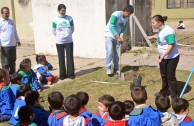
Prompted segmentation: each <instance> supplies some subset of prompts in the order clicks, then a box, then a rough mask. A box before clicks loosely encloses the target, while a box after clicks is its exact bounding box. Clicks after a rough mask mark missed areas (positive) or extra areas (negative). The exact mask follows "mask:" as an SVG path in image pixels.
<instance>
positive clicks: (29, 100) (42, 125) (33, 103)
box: [25, 91, 49, 126]
mask: <svg viewBox="0 0 194 126" xmlns="http://www.w3.org/2000/svg"><path fill="white" fill-rule="evenodd" d="M39 97H40V96H39V93H38V92H37V91H31V92H27V94H26V97H25V101H26V106H29V107H31V108H32V110H33V112H34V116H35V118H34V120H33V122H35V123H36V124H37V125H38V126H48V123H47V120H48V117H49V113H48V112H47V111H46V110H44V109H43V108H42V106H41V105H40V103H39Z"/></svg>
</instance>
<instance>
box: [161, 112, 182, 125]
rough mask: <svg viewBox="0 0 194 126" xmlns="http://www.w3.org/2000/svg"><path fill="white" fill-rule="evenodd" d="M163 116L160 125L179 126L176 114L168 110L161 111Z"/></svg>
mask: <svg viewBox="0 0 194 126" xmlns="http://www.w3.org/2000/svg"><path fill="white" fill-rule="evenodd" d="M162 114H163V115H164V116H163V117H162V118H161V120H162V126H179V123H178V120H177V119H176V116H175V115H173V114H172V113H170V112H164V113H162Z"/></svg>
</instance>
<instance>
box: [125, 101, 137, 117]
mask: <svg viewBox="0 0 194 126" xmlns="http://www.w3.org/2000/svg"><path fill="white" fill-rule="evenodd" d="M124 105H125V119H127V120H128V119H129V114H130V113H131V111H132V110H133V108H134V107H135V104H134V102H133V101H131V100H126V101H124Z"/></svg>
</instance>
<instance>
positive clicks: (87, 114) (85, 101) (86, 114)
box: [76, 91, 92, 119]
mask: <svg viewBox="0 0 194 126" xmlns="http://www.w3.org/2000/svg"><path fill="white" fill-rule="evenodd" d="M76 95H77V97H78V98H79V99H80V101H81V105H82V108H81V110H80V115H81V116H83V117H84V118H87V119H90V118H91V117H92V112H90V111H88V110H87V109H86V108H85V107H86V105H87V104H88V101H89V95H88V94H87V93H86V92H83V91H80V92H77V93H76Z"/></svg>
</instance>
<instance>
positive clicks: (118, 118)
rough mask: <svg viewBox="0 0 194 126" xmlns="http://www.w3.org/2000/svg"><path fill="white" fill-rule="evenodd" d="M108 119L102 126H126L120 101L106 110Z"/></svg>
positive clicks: (123, 106) (123, 108)
mask: <svg viewBox="0 0 194 126" xmlns="http://www.w3.org/2000/svg"><path fill="white" fill-rule="evenodd" d="M108 112H109V115H110V117H111V118H110V119H109V120H108V122H107V123H106V124H105V125H104V126H126V125H127V121H128V120H127V119H125V104H124V103H123V102H120V101H116V102H114V103H113V104H112V105H110V107H109V108H108Z"/></svg>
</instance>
